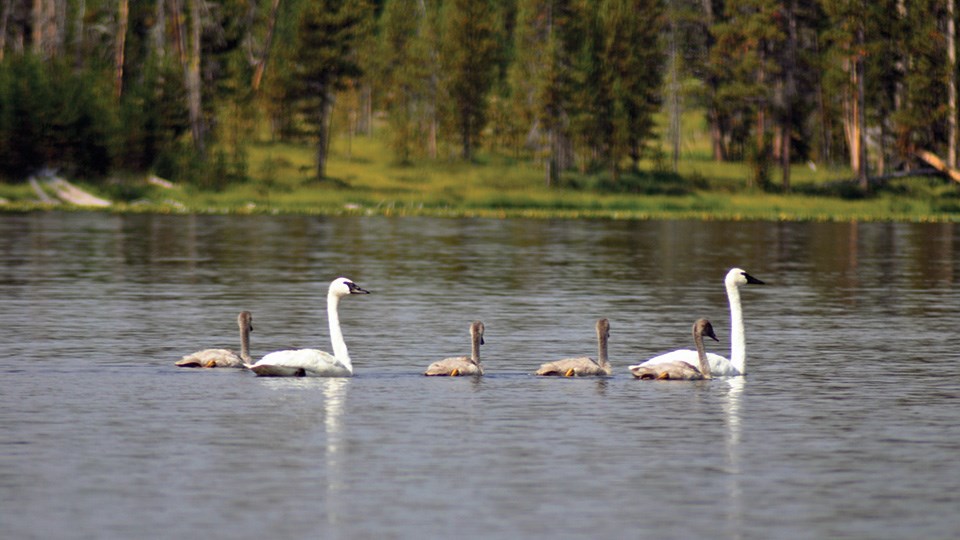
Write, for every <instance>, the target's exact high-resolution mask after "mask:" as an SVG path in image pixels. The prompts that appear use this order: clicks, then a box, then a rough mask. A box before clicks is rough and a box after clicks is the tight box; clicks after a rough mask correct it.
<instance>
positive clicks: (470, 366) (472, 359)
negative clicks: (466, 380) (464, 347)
mask: <svg viewBox="0 0 960 540" xmlns="http://www.w3.org/2000/svg"><path fill="white" fill-rule="evenodd" d="M483 330H484V328H483V323H482V322H480V321H474V322H473V323H471V324H470V356H454V357H452V358H444V359H443V360H438V361H436V362H434V363H432V364H430V365H429V366H428V367H427V370H426V371H424V372H423V374H424V375H431V376H438V375H440V376H442V375H446V376H450V377H456V376H460V375H483V366H482V365H480V346H481V345H483Z"/></svg>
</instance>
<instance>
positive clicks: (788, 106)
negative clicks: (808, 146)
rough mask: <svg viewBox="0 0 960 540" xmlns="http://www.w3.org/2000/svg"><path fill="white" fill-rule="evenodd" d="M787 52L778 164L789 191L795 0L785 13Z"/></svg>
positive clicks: (793, 89)
mask: <svg viewBox="0 0 960 540" xmlns="http://www.w3.org/2000/svg"><path fill="white" fill-rule="evenodd" d="M786 16H787V50H786V51H785V53H786V58H785V59H784V68H783V69H784V81H783V110H782V111H781V114H782V116H781V121H780V126H781V135H780V144H781V149H780V164H781V170H782V172H781V176H782V181H783V190H784V191H786V192H788V191H790V149H791V146H792V145H791V141H792V138H793V114H794V113H793V107H794V103H795V102H796V94H797V83H796V70H797V0H790V2H789V5H788V8H787V12H786Z"/></svg>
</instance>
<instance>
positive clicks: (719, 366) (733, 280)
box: [630, 268, 763, 377]
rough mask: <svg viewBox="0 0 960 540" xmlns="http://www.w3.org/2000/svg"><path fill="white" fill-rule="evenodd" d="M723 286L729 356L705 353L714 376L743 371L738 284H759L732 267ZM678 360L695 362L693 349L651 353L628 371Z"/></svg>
mask: <svg viewBox="0 0 960 540" xmlns="http://www.w3.org/2000/svg"><path fill="white" fill-rule="evenodd" d="M723 283H724V285H725V286H726V288H727V299H728V300H729V301H730V359H729V360H728V359H726V358H724V357H722V356H720V355H719V354H714V353H707V360H709V361H710V371H711V373H713V376H714V377H736V376H740V375H746V373H747V340H746V337H745V336H744V334H743V309H742V308H741V307H740V286H742V285H746V284H748V283H749V284H756V285H763V282H762V281H760V280H759V279H757V278H755V277H753V276H751V275H750V274H748V273H746V272H745V271H743V270H742V269H740V268H733V269H731V270H730V271H729V272H727V277H726V278H725V279H724V280H723ZM675 361H682V362H687V363H688V364H693V365H696V364H697V362H698V359H697V351H692V350H690V349H681V350H677V351H672V352H668V353H666V354H661V355H660V356H655V357H653V358H651V359H649V360H647V361H646V362H643V363H642V364H637V365H634V366H630V371H633V369H634V368H636V367H640V366H653V365H655V364H661V363H665V362H675Z"/></svg>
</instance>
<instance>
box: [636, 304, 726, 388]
mask: <svg viewBox="0 0 960 540" xmlns="http://www.w3.org/2000/svg"><path fill="white" fill-rule="evenodd" d="M703 336H707V337H709V338H712V339H713V340H714V341H720V340H719V339H717V335H716V334H714V333H713V325H712V324H710V321H708V320H706V319H697V322H695V323H693V343H694V344H695V345H696V347H697V360H698V364H697V365H696V366H694V365H693V364H690V363H688V362H686V361H684V360H676V361H674V362H661V363H657V364H650V363H649V362H644V363H643V364H639V365H635V366H630V373H633V376H634V377H636V378H638V379H660V380H670V381H676V380H681V381H682V380H686V381H698V380H701V379H712V378H713V374H712V372H711V371H710V361H709V360H707V351H706V349H705V348H704V347H703Z"/></svg>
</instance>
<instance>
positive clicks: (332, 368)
mask: <svg viewBox="0 0 960 540" xmlns="http://www.w3.org/2000/svg"><path fill="white" fill-rule="evenodd" d="M248 367H249V368H250V371H252V372H254V373H256V374H257V375H261V376H273V377H283V376H286V377H349V376H350V375H352V374H353V370H352V369H350V368H349V367H347V366H346V365H344V364H343V362H341V361H340V360H338V359H337V358H336V357H335V356H333V355H332V354H330V353H328V352H324V351H320V350H317V349H295V350H288V351H277V352H272V353H270V354H268V355H266V356H264V357H263V358H261V359H260V360H259V361H258V362H257V363H256V364H253V365H252V366H248Z"/></svg>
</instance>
